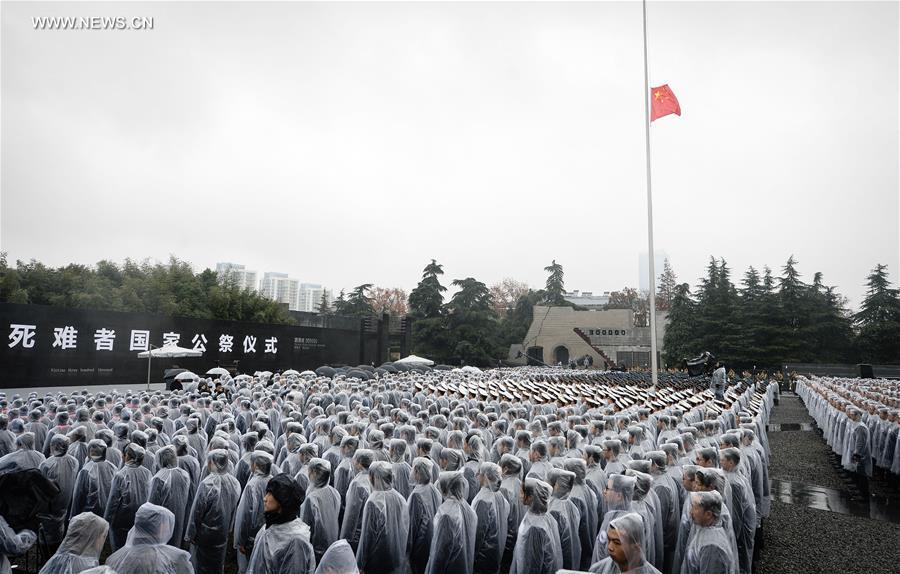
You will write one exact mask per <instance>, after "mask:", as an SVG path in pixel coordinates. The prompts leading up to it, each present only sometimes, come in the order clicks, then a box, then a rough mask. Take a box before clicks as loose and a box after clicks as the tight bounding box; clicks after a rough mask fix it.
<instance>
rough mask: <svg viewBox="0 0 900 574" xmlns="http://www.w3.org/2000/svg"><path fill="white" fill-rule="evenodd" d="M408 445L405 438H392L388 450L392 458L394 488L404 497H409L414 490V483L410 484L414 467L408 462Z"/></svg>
mask: <svg viewBox="0 0 900 574" xmlns="http://www.w3.org/2000/svg"><path fill="white" fill-rule="evenodd" d="M407 446H408V445H407V444H406V441H405V440H402V439H398V438H395V439H392V440H391V442H390V450H389V451H388V454H389V456H390V458H391V472H392V473H393V475H394V476H393V480H392V484H393V488H394V490H396V491H397V492H399V493H400V496H402V497H403V498H404V499H406V498H408V497H409V493H410V491H412V485H411V484H410V474H411V473H412V467H410V465H409V463H408V462H406V448H407Z"/></svg>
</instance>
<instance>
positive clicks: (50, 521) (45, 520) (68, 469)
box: [40, 435, 79, 546]
mask: <svg viewBox="0 0 900 574" xmlns="http://www.w3.org/2000/svg"><path fill="white" fill-rule="evenodd" d="M68 448H69V439H67V438H66V437H64V436H62V435H56V436H54V437H53V439H51V441H50V456H49V457H48V458H47V460H45V461H44V462H42V463H41V466H40V471H41V474H43V475H44V476H45V477H47V478H48V479H49V480H51V481H52V482H53V483H54V484H55V485H56V486H58V487H59V492H58V493H57V494H56V496H54V497H53V499H52V500H51V501H50V507H49V512H48V513H47V514H46V516H45V517H42V518H41V528H42V529H43V533H44V536H43V542H45V543H46V544H48V545H51V546H56V545H57V544H59V542H60V541H61V540H62V538H63V532H64V531H65V528H66V516H67V515H68V514H69V507H70V506H71V504H72V492H74V490H75V479H76V478H77V477H78V468H79V466H78V461H77V460H75V457H73V456H71V455H69V454H67V451H68Z"/></svg>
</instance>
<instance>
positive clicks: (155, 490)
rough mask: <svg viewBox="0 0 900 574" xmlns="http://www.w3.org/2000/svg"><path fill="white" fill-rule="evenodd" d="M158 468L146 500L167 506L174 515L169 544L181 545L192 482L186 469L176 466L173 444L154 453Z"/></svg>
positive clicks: (191, 496)
mask: <svg viewBox="0 0 900 574" xmlns="http://www.w3.org/2000/svg"><path fill="white" fill-rule="evenodd" d="M156 464H157V468H158V469H159V470H157V471H156V474H155V475H153V478H152V479H150V496H149V497H148V498H147V502H150V503H151V504H156V505H157V506H162V507H164V508H168V509H169V510H170V511H171V512H172V514H174V515H175V528H173V529H172V539H171V540H169V544H171V545H172V546H175V547H180V546H181V541H182V540H184V527H185V522H186V521H187V520H186V518H187V513H188V512H189V511H190V507H191V502H192V501H193V500H194V484H193V483H192V482H191V476H190V475H189V474H188V473H187V471H186V470H184V469H182V468H178V455H177V454H175V447H174V446H167V447H165V448H161V449H159V452H157V454H156Z"/></svg>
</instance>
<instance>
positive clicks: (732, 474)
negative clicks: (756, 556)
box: [720, 448, 757, 574]
mask: <svg viewBox="0 0 900 574" xmlns="http://www.w3.org/2000/svg"><path fill="white" fill-rule="evenodd" d="M720 460H721V465H722V470H723V471H725V478H726V479H727V480H728V482H729V483H730V484H731V499H732V504H731V508H732V509H733V510H732V513H731V524H732V528H733V530H734V536H735V541H736V542H737V550H738V560H739V563H738V565H739V567H740V571H741V574H750V570H751V568H752V565H753V544H754V537H755V535H756V522H757V521H756V504H755V501H754V499H753V488H752V487H751V486H750V482H749V481H748V480H747V477H746V476H745V475H744V474H742V473H741V472H740V470H739V468H740V463H741V451H739V450H738V449H736V448H726V449H723V450H722V452H721V453H720Z"/></svg>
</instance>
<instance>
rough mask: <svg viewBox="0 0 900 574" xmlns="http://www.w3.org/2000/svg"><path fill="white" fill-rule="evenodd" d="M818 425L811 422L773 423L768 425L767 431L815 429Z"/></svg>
mask: <svg viewBox="0 0 900 574" xmlns="http://www.w3.org/2000/svg"><path fill="white" fill-rule="evenodd" d="M814 430H816V425H814V424H809V423H781V424H778V423H773V424H769V425H766V432H778V431H814Z"/></svg>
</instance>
